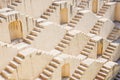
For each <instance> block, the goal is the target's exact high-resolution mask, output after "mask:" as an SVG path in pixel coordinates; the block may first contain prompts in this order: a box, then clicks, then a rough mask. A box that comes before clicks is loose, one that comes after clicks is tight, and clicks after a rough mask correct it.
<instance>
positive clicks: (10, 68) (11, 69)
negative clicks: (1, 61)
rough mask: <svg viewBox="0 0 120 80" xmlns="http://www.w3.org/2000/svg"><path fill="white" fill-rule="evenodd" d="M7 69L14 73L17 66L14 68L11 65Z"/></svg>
mask: <svg viewBox="0 0 120 80" xmlns="http://www.w3.org/2000/svg"><path fill="white" fill-rule="evenodd" d="M5 69H6V71H8V72H10V73H12V72H13V71H14V70H15V68H13V67H11V66H9V65H8V66H7V67H6V68H5Z"/></svg>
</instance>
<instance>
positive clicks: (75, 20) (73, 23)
mask: <svg viewBox="0 0 120 80" xmlns="http://www.w3.org/2000/svg"><path fill="white" fill-rule="evenodd" d="M83 16H84V14H83V13H80V12H78V13H77V14H76V15H75V16H74V17H73V18H72V20H70V22H69V23H68V24H67V25H68V26H70V27H72V28H74V27H75V26H76V25H77V24H78V22H79V21H80V19H81V18H82V17H83Z"/></svg>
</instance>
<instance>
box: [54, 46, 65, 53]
mask: <svg viewBox="0 0 120 80" xmlns="http://www.w3.org/2000/svg"><path fill="white" fill-rule="evenodd" d="M55 49H57V50H59V51H61V52H63V50H64V48H63V47H60V46H56V47H55Z"/></svg>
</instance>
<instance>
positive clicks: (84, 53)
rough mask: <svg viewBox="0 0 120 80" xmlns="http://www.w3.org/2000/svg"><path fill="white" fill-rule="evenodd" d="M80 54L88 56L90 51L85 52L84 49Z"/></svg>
mask: <svg viewBox="0 0 120 80" xmlns="http://www.w3.org/2000/svg"><path fill="white" fill-rule="evenodd" d="M81 54H83V55H85V56H88V55H89V54H90V53H88V52H86V51H81Z"/></svg>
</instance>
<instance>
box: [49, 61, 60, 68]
mask: <svg viewBox="0 0 120 80" xmlns="http://www.w3.org/2000/svg"><path fill="white" fill-rule="evenodd" d="M49 65H51V66H53V67H54V68H57V67H58V64H57V63H56V62H53V61H52V62H50V63H49Z"/></svg>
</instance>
